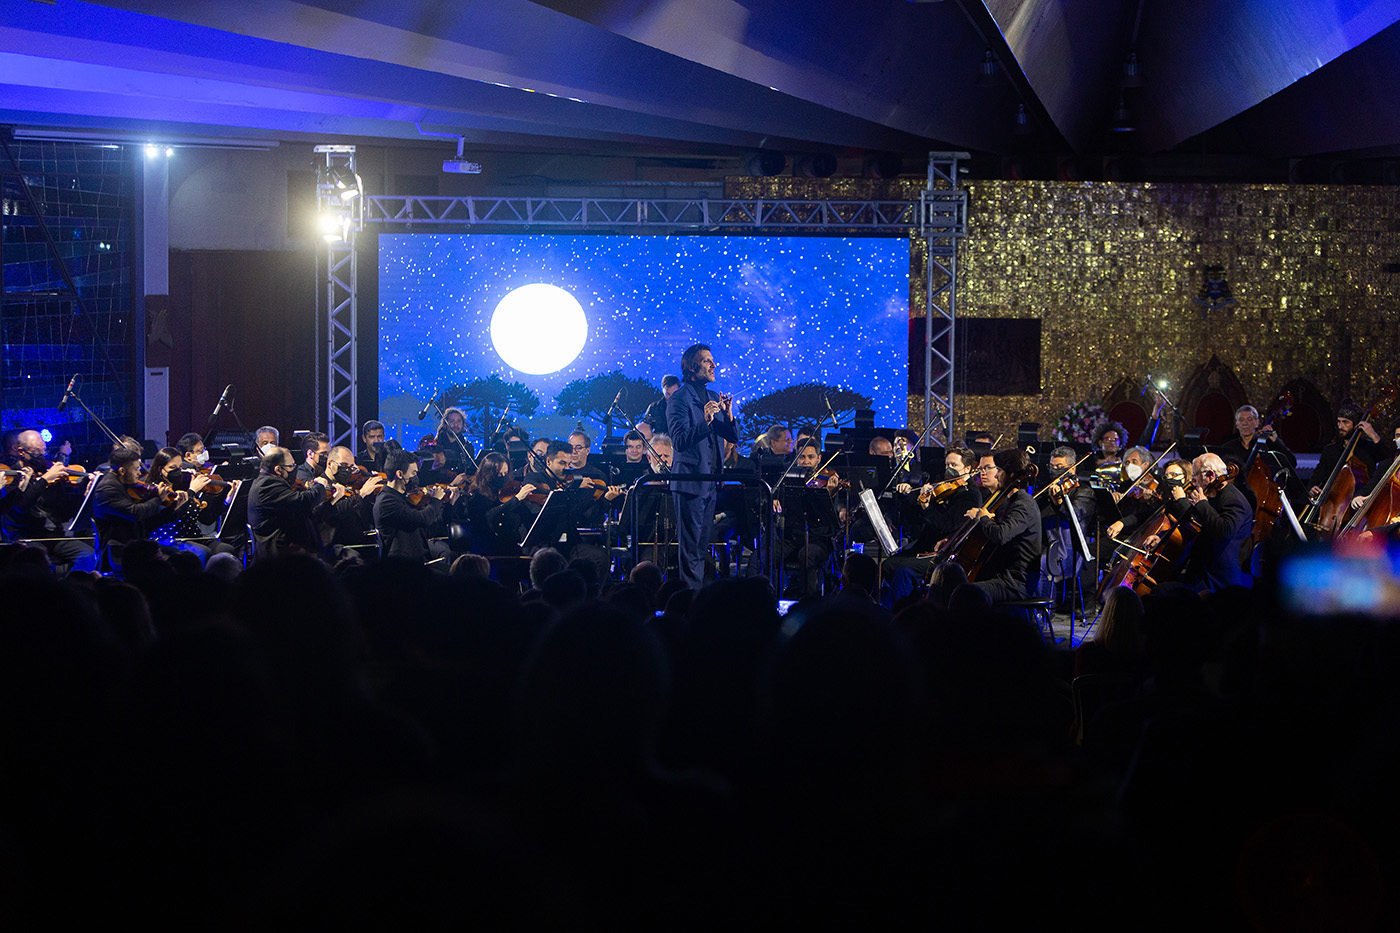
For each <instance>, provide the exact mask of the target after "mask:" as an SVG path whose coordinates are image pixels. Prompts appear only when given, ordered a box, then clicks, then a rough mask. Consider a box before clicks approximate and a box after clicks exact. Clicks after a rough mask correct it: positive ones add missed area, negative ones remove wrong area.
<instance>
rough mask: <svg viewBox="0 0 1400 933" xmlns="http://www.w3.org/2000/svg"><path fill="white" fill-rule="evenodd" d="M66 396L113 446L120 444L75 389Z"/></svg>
mask: <svg viewBox="0 0 1400 933" xmlns="http://www.w3.org/2000/svg"><path fill="white" fill-rule="evenodd" d="M66 394H67V396H68V397H69V398H71V399H73V400H74V401H76V402H77V403H78V405H79V406H80V407H81V408H82V409H83V411H85V412H87V416H88V417H89V418H91V419H92V422H93V424H95V425H97V426H98V427H99V428H101V429H102V433H103V434H105V435H107V437H108V438H109V439H110V440H111V441H112V445H113V446H116V445H118V444H120V443H121V442H122V439H121V438H120V437H118V436H117V434H116V432H115V431H113V430H112V429H111V428H109V427H107V423H106V422H105V421H103V420H102V419H101V418H99V417H97V414H96V413H95V412H94V411H93V410H92V409H91V408H88V405H87V402H85V401H83V397H82V396H81V395H79V394H78V390H77V389H73V390H72V391H70V392H67V393H66Z"/></svg>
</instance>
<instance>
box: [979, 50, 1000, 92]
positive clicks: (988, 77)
mask: <svg viewBox="0 0 1400 933" xmlns="http://www.w3.org/2000/svg"><path fill="white" fill-rule="evenodd" d="M999 84H1001V66H1000V65H999V64H997V58H996V56H995V55H993V54H992V50H991V49H987V54H986V55H985V56H984V57H983V58H982V63H981V64H980V65H978V66H977V86H978V87H996V86H997V85H999Z"/></svg>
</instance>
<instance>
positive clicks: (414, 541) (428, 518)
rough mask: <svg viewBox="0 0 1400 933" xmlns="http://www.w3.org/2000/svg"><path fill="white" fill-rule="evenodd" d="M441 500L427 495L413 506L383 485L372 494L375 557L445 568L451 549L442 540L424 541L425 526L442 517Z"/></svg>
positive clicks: (425, 537)
mask: <svg viewBox="0 0 1400 933" xmlns="http://www.w3.org/2000/svg"><path fill="white" fill-rule="evenodd" d="M442 514H443V502H442V501H441V500H439V499H434V498H432V497H430V496H425V497H424V499H423V501H422V502H420V503H419V504H418V505H414V504H413V503H412V502H410V501H409V500H408V495H407V494H406V493H402V492H399V491H398V490H397V489H394V488H392V487H390V486H385V487H384V488H383V489H381V490H379V492H378V493H377V494H376V495H375V497H374V528H375V530H376V531H377V532H378V533H379V556H380V557H384V558H403V559H404V560H411V561H417V562H419V563H427V562H428V561H429V560H437V559H440V561H439V563H438V565H437V567H438V568H439V569H441V570H444V571H445V570H447V569H449V568H448V566H447V559H448V558H449V557H450V556H451V551H450V550H449V548H448V547H447V542H445V541H430V540H428V529H429V528H430V527H431V526H432V525H433V524H434V523H436V522H437V521H439V520H440V519H441V518H442Z"/></svg>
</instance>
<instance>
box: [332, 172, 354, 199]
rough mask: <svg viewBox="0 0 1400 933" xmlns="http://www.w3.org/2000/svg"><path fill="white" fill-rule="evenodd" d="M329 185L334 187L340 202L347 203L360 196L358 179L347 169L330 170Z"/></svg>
mask: <svg viewBox="0 0 1400 933" xmlns="http://www.w3.org/2000/svg"><path fill="white" fill-rule="evenodd" d="M331 184H333V185H335V187H336V189H337V193H338V194H339V195H340V200H342V201H345V202H347V203H349V202H350V201H353V200H355V199H356V198H358V197H359V196H360V178H359V176H358V175H356V174H355V173H354V172H352V171H350V170H349V169H344V168H333V169H331Z"/></svg>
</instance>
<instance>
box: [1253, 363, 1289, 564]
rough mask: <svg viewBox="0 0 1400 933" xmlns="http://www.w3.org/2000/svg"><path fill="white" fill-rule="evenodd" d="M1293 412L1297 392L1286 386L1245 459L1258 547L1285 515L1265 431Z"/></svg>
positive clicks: (1262, 424) (1281, 491)
mask: <svg viewBox="0 0 1400 933" xmlns="http://www.w3.org/2000/svg"><path fill="white" fill-rule="evenodd" d="M1292 411H1293V393H1292V392H1289V391H1288V390H1287V389H1284V390H1283V392H1282V393H1281V394H1280V395H1279V397H1278V398H1277V399H1276V400H1275V401H1274V405H1273V408H1271V409H1270V410H1269V413H1268V414H1267V415H1265V416H1264V419H1263V422H1262V423H1261V424H1260V425H1259V430H1258V431H1256V432H1255V434H1254V438H1253V440H1252V441H1251V442H1250V446H1249V456H1248V457H1246V458H1245V461H1244V470H1243V473H1244V482H1245V485H1246V486H1248V487H1249V491H1250V492H1252V493H1254V501H1255V503H1257V504H1256V505H1255V508H1254V546H1255V547H1258V546H1259V545H1260V544H1263V543H1264V542H1265V541H1267V540H1269V535H1271V534H1273V531H1274V525H1275V523H1277V522H1278V517H1279V516H1280V515H1282V514H1283V490H1281V489H1279V485H1278V483H1276V482H1274V478H1273V474H1272V471H1271V470H1270V469H1269V467H1268V466H1266V465H1265V463H1264V459H1263V458H1262V457H1261V456H1260V453H1261V452H1262V451H1263V450H1264V444H1265V443H1266V442H1267V440H1268V439H1267V438H1266V437H1264V432H1265V431H1266V430H1268V429H1270V428H1272V427H1273V424H1274V422H1276V421H1282V420H1283V419H1284V418H1287V417H1288V416H1289V415H1290V414H1291V413H1292Z"/></svg>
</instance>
